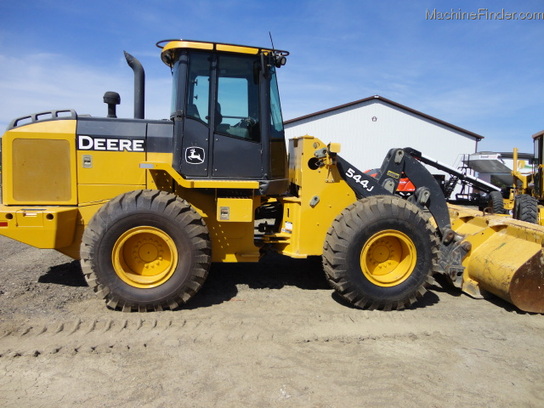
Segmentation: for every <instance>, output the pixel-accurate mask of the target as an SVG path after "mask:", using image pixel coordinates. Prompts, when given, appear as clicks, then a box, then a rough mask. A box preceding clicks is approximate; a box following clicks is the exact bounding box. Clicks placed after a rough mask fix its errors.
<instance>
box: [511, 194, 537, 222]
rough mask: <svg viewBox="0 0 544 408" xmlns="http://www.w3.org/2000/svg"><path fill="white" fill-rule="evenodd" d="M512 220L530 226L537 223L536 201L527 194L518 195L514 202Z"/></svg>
mask: <svg viewBox="0 0 544 408" xmlns="http://www.w3.org/2000/svg"><path fill="white" fill-rule="evenodd" d="M514 218H515V219H516V220H521V221H525V222H530V223H531V224H537V223H538V201H537V199H536V198H534V197H532V196H530V195H528V194H520V195H518V196H516V198H515V200H514Z"/></svg>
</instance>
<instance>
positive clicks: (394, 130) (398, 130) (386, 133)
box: [285, 95, 483, 172]
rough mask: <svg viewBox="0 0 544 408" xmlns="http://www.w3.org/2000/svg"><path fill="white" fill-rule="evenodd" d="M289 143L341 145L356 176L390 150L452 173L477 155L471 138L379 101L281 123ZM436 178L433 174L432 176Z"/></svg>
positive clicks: (447, 125)
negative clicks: (412, 153)
mask: <svg viewBox="0 0 544 408" xmlns="http://www.w3.org/2000/svg"><path fill="white" fill-rule="evenodd" d="M285 133H286V136H287V137H288V138H293V137H296V136H302V135H311V136H315V137H318V138H319V139H321V140H322V141H323V142H324V143H329V142H339V143H341V144H342V148H341V152H340V155H341V156H342V157H344V158H345V159H346V160H348V161H349V162H351V163H353V165H355V166H357V167H358V168H359V169H360V170H362V171H365V170H367V169H371V168H377V167H380V166H381V164H382V160H383V158H384V157H385V155H386V154H387V152H388V151H389V149H390V148H393V147H412V148H414V149H417V150H420V151H421V152H422V153H424V154H425V155H426V156H429V157H432V158H433V159H436V160H438V161H440V162H442V163H445V164H447V165H449V166H451V167H458V166H459V165H460V164H461V159H462V155H466V154H471V153H474V152H476V151H478V141H480V140H481V139H483V136H480V135H478V134H476V133H473V132H470V131H468V130H465V129H462V128H460V127H458V126H455V125H452V124H450V123H447V122H444V121H443V120H440V119H437V118H434V117H432V116H429V115H427V114H424V113H422V112H418V111H416V110H414V109H412V108H409V107H407V106H404V105H401V104H400V103H397V102H394V101H392V100H389V99H386V98H384V97H381V96H379V95H376V96H371V97H369V98H365V99H360V100H358V101H355V102H351V103H347V104H344V105H340V106H336V107H333V108H330V109H326V110H323V111H319V112H315V113H311V114H309V115H305V116H301V117H298V118H295V119H291V120H287V121H286V122H285ZM433 172H436V170H433Z"/></svg>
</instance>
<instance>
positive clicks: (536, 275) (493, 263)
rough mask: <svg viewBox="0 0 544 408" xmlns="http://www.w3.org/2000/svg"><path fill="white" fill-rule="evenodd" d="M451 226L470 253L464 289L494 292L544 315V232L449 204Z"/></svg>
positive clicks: (465, 262) (477, 293)
mask: <svg viewBox="0 0 544 408" xmlns="http://www.w3.org/2000/svg"><path fill="white" fill-rule="evenodd" d="M450 216H451V220H452V228H453V230H454V231H455V232H457V233H458V234H461V235H464V239H463V241H464V242H468V243H470V245H468V246H469V247H470V250H469V252H468V254H467V255H466V257H465V258H464V260H463V266H464V267H465V271H464V273H463V291H464V292H466V293H468V294H469V295H471V296H473V297H481V293H480V290H484V291H487V292H490V293H493V294H494V295H496V296H499V297H500V298H502V299H504V300H506V301H508V302H510V303H512V304H513V305H514V306H516V307H517V308H519V309H520V310H524V311H527V312H534V313H544V250H543V247H544V228H543V227H541V226H539V225H536V224H529V223H525V222H523V221H517V220H513V219H510V218H506V217H500V216H495V215H486V216H482V214H481V213H479V212H478V211H475V210H471V209H468V208H462V207H454V206H450Z"/></svg>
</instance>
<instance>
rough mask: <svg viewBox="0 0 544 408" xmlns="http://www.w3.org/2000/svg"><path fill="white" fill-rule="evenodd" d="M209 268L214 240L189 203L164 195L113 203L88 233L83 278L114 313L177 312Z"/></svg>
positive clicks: (136, 194) (148, 193) (145, 193)
mask: <svg viewBox="0 0 544 408" xmlns="http://www.w3.org/2000/svg"><path fill="white" fill-rule="evenodd" d="M209 265H210V241H209V237H208V230H207V228H206V225H205V224H204V222H203V220H202V218H201V217H200V215H199V214H198V213H196V212H195V211H194V210H193V209H192V208H191V207H190V205H189V204H188V203H187V202H185V201H183V200H182V199H180V198H179V197H177V196H176V195H174V194H169V193H166V192H163V191H156V190H139V191H133V192H130V193H126V194H123V195H121V196H119V197H116V198H114V199H113V200H111V201H109V202H108V203H107V204H105V205H104V206H103V207H102V208H100V210H99V211H98V212H97V213H96V214H95V215H94V217H93V218H92V219H91V221H90V222H89V224H88V226H87V227H86V228H85V232H84V234H83V240H82V246H81V266H82V269H83V273H84V275H85V278H86V280H87V282H88V283H89V286H91V287H92V288H93V290H94V291H95V292H96V293H97V294H98V295H99V296H101V297H102V298H104V299H105V300H106V303H107V305H108V306H109V307H111V308H113V309H118V310H123V311H154V310H162V309H174V308H176V307H178V306H179V305H181V304H183V303H186V302H187V301H188V300H189V299H190V298H192V297H193V296H194V295H195V294H196V292H197V291H198V290H199V289H200V288H201V286H202V285H203V283H204V281H205V280H206V277H207V275H208V269H209Z"/></svg>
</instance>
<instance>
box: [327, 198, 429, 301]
mask: <svg viewBox="0 0 544 408" xmlns="http://www.w3.org/2000/svg"><path fill="white" fill-rule="evenodd" d="M438 253H439V241H438V238H437V236H436V234H435V230H434V228H433V227H432V226H431V224H430V223H429V219H428V217H427V216H426V215H424V214H423V213H422V211H421V210H420V209H419V208H418V207H416V206H415V205H414V204H412V203H409V202H407V201H406V200H403V199H402V198H400V197H396V196H373V197H369V198H366V199H363V200H360V201H357V202H355V203H354V204H352V205H351V206H350V207H348V208H346V209H345V210H344V211H343V212H342V213H341V214H340V215H339V216H338V217H337V218H336V219H335V220H334V222H333V224H332V226H331V228H330V229H329V231H328V233H327V238H326V241H325V247H324V252H323V266H324V270H325V273H326V275H327V278H328V280H329V282H330V284H331V286H332V287H333V288H334V289H335V290H336V291H337V292H338V293H339V294H340V295H341V296H342V297H343V298H344V299H346V300H347V301H348V302H350V303H351V304H353V305H354V306H356V307H359V308H365V309H383V310H391V309H403V308H405V307H408V306H409V305H411V304H413V303H414V302H416V301H417V300H418V299H420V298H421V297H422V296H423V294H424V293H425V292H426V287H427V285H428V284H429V283H430V282H431V279H432V278H431V276H432V273H433V270H434V269H435V265H436V260H437V258H438Z"/></svg>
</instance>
